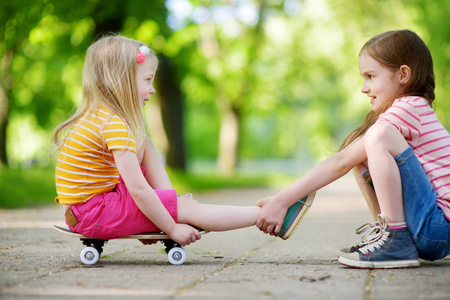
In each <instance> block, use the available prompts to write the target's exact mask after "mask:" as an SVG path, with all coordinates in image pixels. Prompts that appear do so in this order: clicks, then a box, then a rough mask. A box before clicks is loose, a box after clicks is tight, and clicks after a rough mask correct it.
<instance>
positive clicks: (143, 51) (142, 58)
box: [136, 46, 150, 64]
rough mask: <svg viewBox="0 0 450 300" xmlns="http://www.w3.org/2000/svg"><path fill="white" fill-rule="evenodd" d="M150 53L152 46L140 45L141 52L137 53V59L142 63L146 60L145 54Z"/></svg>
mask: <svg viewBox="0 0 450 300" xmlns="http://www.w3.org/2000/svg"><path fill="white" fill-rule="evenodd" d="M149 54H150V48H149V47H147V46H141V47H139V52H138V53H137V54H136V61H137V63H138V64H141V63H143V62H144V61H145V56H146V55H149Z"/></svg>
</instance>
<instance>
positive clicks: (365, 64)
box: [359, 51, 402, 111]
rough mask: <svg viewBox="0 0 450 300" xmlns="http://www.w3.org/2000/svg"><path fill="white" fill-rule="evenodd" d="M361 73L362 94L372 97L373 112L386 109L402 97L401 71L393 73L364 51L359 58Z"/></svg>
mask: <svg viewBox="0 0 450 300" xmlns="http://www.w3.org/2000/svg"><path fill="white" fill-rule="evenodd" d="M359 72H360V74H361V76H362V78H363V86H362V88H361V92H362V93H365V94H367V96H369V97H370V104H371V105H372V110H374V111H377V110H378V109H380V108H383V107H385V104H387V103H389V102H391V103H392V101H393V100H394V99H395V98H397V97H398V96H399V95H400V93H401V91H402V84H401V83H400V80H401V76H400V75H401V74H400V69H399V70H395V71H393V70H391V69H389V68H387V67H385V66H383V65H382V64H380V63H379V62H378V61H376V60H375V59H374V58H373V57H372V56H370V55H369V54H367V53H366V52H365V51H364V52H362V53H361V55H360V56H359Z"/></svg>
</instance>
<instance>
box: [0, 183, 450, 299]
mask: <svg viewBox="0 0 450 300" xmlns="http://www.w3.org/2000/svg"><path fill="white" fill-rule="evenodd" d="M275 192H276V190H270V189H237V190H236V189H235V190H219V191H211V192H202V193H196V194H194V196H195V198H196V199H198V200H199V201H201V202H203V203H218V204H219V203H220V204H238V205H251V204H254V203H255V201H256V200H257V199H259V198H261V197H264V196H267V195H272V194H274V193H275ZM367 221H370V215H369V213H368V210H367V209H366V207H365V204H364V200H363V199H362V197H361V196H360V195H359V192H358V188H357V186H356V185H355V184H354V183H353V180H352V179H351V178H350V177H344V178H342V179H340V180H338V181H336V182H335V183H333V184H332V185H330V186H328V187H326V188H324V189H322V190H320V191H319V192H318V193H317V196H316V200H315V202H314V205H313V206H312V208H311V209H310V211H309V212H308V214H307V216H306V218H305V219H304V221H303V222H302V224H301V225H300V227H299V229H297V231H296V232H295V234H294V236H293V237H291V238H290V239H289V240H287V241H283V240H281V239H278V238H273V237H270V236H267V235H264V234H262V233H261V232H260V231H259V230H257V229H256V228H245V229H240V230H235V231H232V232H222V233H216V232H213V233H209V234H207V235H205V236H203V238H202V239H201V240H200V241H198V242H196V243H195V244H192V245H190V246H187V247H186V251H187V254H188V257H187V260H186V262H185V263H184V264H183V265H181V266H174V265H171V264H170V263H169V262H168V261H167V256H166V255H165V254H164V253H162V251H161V248H162V244H160V243H158V244H156V245H150V246H144V245H142V244H141V243H139V242H138V241H136V240H116V241H110V242H109V243H108V244H107V245H106V246H105V247H104V252H103V256H102V258H101V259H100V260H99V262H98V263H97V264H96V265H94V266H85V265H83V264H82V263H81V262H80V259H79V253H80V251H81V250H82V249H83V245H82V244H81V242H80V241H79V240H78V239H75V238H70V237H67V236H63V235H60V234H58V233H56V232H55V231H53V230H52V229H51V226H52V225H53V224H56V225H63V219H62V210H61V208H60V207H58V205H56V204H54V205H51V206H49V207H46V208H37V209H24V210H0V299H91V298H93V299H94V298H95V299H111V298H114V299H129V298H131V299H139V298H142V299H144V298H145V299H148V298H151V299H300V298H302V299H450V287H449V285H450V259H448V258H447V259H443V260H439V261H435V262H427V261H421V264H422V265H421V267H420V268H418V269H404V270H403V269H401V270H358V269H350V268H347V267H344V266H341V265H340V264H339V263H338V262H337V258H336V256H335V252H336V249H338V248H340V247H342V246H348V245H349V244H350V243H352V242H354V241H355V240H356V239H357V238H358V237H357V236H356V235H355V233H354V229H355V228H356V227H358V226H359V225H361V224H362V223H365V222H367Z"/></svg>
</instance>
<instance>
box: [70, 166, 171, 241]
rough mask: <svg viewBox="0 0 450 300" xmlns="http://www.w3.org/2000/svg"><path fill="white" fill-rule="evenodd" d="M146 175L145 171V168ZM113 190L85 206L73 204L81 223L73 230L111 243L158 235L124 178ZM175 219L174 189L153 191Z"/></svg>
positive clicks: (94, 198) (156, 229)
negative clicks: (154, 233)
mask: <svg viewBox="0 0 450 300" xmlns="http://www.w3.org/2000/svg"><path fill="white" fill-rule="evenodd" d="M142 172H143V173H144V174H145V168H142ZM119 181H120V182H119V184H117V186H116V188H115V190H114V191H111V192H107V193H102V194H99V195H96V196H94V197H92V198H91V199H89V200H88V201H87V202H85V203H80V204H75V205H72V207H71V209H72V213H73V214H74V216H75V217H76V218H77V219H78V224H76V225H75V227H71V226H70V225H69V223H68V222H67V220H66V224H67V225H68V226H69V228H70V230H72V231H73V232H77V233H81V234H82V235H85V236H89V237H93V238H98V239H103V240H110V239H115V238H119V237H124V236H128V235H131V234H139V233H143V232H159V231H160V229H159V228H158V227H156V225H155V224H153V223H152V221H150V220H149V219H148V218H147V217H146V216H145V215H144V214H143V213H142V212H141V211H140V209H139V208H138V207H137V205H136V203H135V202H134V200H133V198H132V197H131V195H130V193H129V191H128V189H127V187H126V186H125V183H124V182H123V180H122V178H121V177H119ZM154 191H155V192H156V194H157V195H158V197H159V199H160V200H161V202H162V204H163V205H164V207H165V208H166V209H167V211H168V212H169V214H170V215H171V216H172V218H173V219H174V220H175V222H177V220H178V217H177V194H176V191H175V190H172V189H170V190H169V189H167V190H156V189H155V190H154Z"/></svg>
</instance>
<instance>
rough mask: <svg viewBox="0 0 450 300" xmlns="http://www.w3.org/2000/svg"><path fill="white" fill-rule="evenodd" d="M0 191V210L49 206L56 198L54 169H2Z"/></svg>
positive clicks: (33, 167) (35, 167)
mask: <svg viewBox="0 0 450 300" xmlns="http://www.w3.org/2000/svg"><path fill="white" fill-rule="evenodd" d="M0 190H1V191H2V193H1V196H0V208H21V207H34V206H42V205H50V204H52V203H54V200H55V197H56V189H55V171H54V168H53V167H52V166H48V167H45V168H41V167H37V166H30V167H22V168H16V169H10V168H5V167H3V168H2V169H1V170H0Z"/></svg>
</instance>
